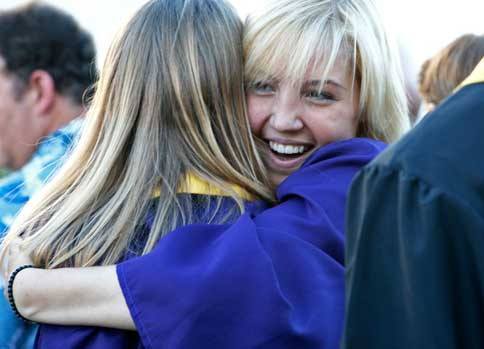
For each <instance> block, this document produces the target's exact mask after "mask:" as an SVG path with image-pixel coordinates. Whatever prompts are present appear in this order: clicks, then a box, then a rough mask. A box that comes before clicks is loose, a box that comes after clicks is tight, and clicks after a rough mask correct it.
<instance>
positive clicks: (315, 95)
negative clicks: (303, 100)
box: [304, 90, 336, 103]
mask: <svg viewBox="0 0 484 349" xmlns="http://www.w3.org/2000/svg"><path fill="white" fill-rule="evenodd" d="M304 96H305V97H307V98H309V99H310V100H311V101H313V102H316V103H328V102H332V101H335V100H336V98H335V97H334V96H333V95H332V94H331V93H328V92H325V91H319V90H310V91H306V92H305V93H304Z"/></svg>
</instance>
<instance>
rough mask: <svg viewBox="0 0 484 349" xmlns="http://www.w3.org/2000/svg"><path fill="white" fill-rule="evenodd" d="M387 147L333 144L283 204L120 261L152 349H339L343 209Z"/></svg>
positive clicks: (179, 233) (298, 177)
mask: <svg viewBox="0 0 484 349" xmlns="http://www.w3.org/2000/svg"><path fill="white" fill-rule="evenodd" d="M383 147H384V145H383V143H380V142H375V141H372V140H368V139H358V138H357V139H352V140H348V141H341V142H336V143H333V144H330V145H327V146H325V147H323V148H321V149H319V150H318V151H317V152H315V153H314V154H313V155H312V156H311V157H310V158H309V159H308V160H307V161H306V162H305V164H304V165H303V166H302V167H301V169H299V170H298V171H296V172H295V173H294V174H292V175H291V176H289V177H288V178H287V179H286V180H285V181H284V182H283V183H282V184H281V185H280V186H279V188H278V191H277V196H278V199H279V200H280V204H279V205H277V206H275V207H273V208H270V209H267V210H265V211H264V212H262V213H260V214H258V215H256V216H251V215H250V214H244V215H242V216H241V217H240V218H239V219H238V220H237V221H236V222H235V223H233V224H231V225H190V226H186V227H182V228H180V229H177V230H176V231H174V232H172V233H170V234H169V235H168V236H167V237H166V238H164V239H162V240H161V241H160V242H159V243H158V245H157V247H156V248H155V249H154V250H153V251H152V252H151V253H149V254H147V255H145V256H142V257H138V258H134V259H131V260H128V261H126V262H123V263H121V264H118V266H117V273H118V278H119V282H120V285H121V288H122V290H123V293H124V296H125V299H126V302H127V304H128V307H129V309H130V312H131V315H132V317H133V319H134V322H135V324H136V327H137V330H138V332H139V334H140V337H141V339H142V342H143V345H144V346H145V347H146V348H328V349H329V348H331V349H334V348H337V347H338V345H339V340H340V336H341V332H342V324H343V314H344V309H343V308H344V267H343V257H344V256H343V251H344V246H343V242H344V238H343V234H344V233H343V227H344V208H345V202H346V194H347V190H348V188H349V184H350V182H351V180H352V178H353V176H354V175H355V173H356V172H357V171H358V170H359V169H360V168H361V167H362V166H364V165H365V164H366V163H368V162H369V161H370V160H371V159H373V157H374V156H376V155H377V154H378V153H379V151H381V150H382V149H383Z"/></svg>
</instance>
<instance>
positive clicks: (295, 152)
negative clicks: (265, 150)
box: [268, 141, 314, 159]
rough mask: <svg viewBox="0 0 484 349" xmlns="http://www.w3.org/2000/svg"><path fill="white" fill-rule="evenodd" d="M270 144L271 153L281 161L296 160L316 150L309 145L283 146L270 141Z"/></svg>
mask: <svg viewBox="0 0 484 349" xmlns="http://www.w3.org/2000/svg"><path fill="white" fill-rule="evenodd" d="M268 143H269V149H270V150H271V152H272V153H273V154H274V155H277V156H278V157H279V158H281V159H295V158H298V157H300V156H303V155H304V154H306V153H307V152H308V151H310V150H311V149H312V148H314V147H313V146H309V145H307V144H299V145H298V144H281V143H277V142H274V141H269V142H268Z"/></svg>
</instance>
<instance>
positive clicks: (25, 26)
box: [0, 2, 97, 104]
mask: <svg viewBox="0 0 484 349" xmlns="http://www.w3.org/2000/svg"><path fill="white" fill-rule="evenodd" d="M95 55H96V51H95V47H94V42H93V40H92V37H91V35H90V34H89V33H87V32H86V31H84V30H83V29H82V28H80V27H79V25H78V23H77V22H76V21H75V19H74V18H73V17H72V16H71V15H69V14H67V13H65V12H63V11H61V10H59V9H57V8H55V7H52V6H50V5H46V4H42V3H38V2H32V3H29V4H27V5H25V6H22V7H18V8H15V9H12V10H7V11H0V56H1V57H2V58H3V59H4V60H5V63H6V70H7V72H8V73H11V74H13V75H14V76H15V77H16V78H17V79H18V80H19V81H20V83H21V84H23V85H24V86H25V84H27V82H28V80H29V77H30V75H31V74H32V72H33V71H34V70H37V69H42V70H45V71H47V72H48V73H49V74H50V75H51V76H52V78H53V79H54V82H55V88H56V91H57V92H58V93H60V94H62V95H64V96H66V97H70V98H71V99H72V100H73V101H74V102H76V103H79V104H81V103H82V98H83V94H84V93H85V91H86V89H88V88H89V87H91V86H92V84H93V83H94V82H95V79H96V76H97V74H96V68H95Z"/></svg>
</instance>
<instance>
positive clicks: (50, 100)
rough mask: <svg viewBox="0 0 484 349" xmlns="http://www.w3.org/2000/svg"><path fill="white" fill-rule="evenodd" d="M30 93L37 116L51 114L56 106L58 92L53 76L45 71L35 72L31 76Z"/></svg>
mask: <svg viewBox="0 0 484 349" xmlns="http://www.w3.org/2000/svg"><path fill="white" fill-rule="evenodd" d="M29 92H30V93H31V96H30V97H31V98H32V99H31V101H32V104H33V108H34V111H35V113H36V114H37V115H45V114H47V113H49V111H50V110H51V108H52V107H53V105H54V101H55V96H56V90H55V82H54V79H53V78H52V76H51V75H50V74H49V73H48V72H46V71H45V70H34V71H33V72H32V74H30V79H29Z"/></svg>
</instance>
